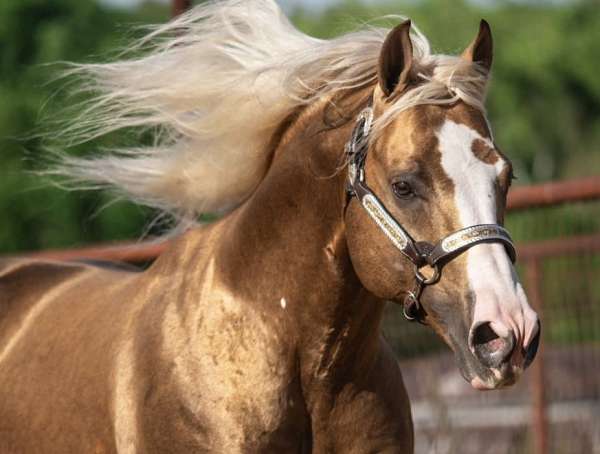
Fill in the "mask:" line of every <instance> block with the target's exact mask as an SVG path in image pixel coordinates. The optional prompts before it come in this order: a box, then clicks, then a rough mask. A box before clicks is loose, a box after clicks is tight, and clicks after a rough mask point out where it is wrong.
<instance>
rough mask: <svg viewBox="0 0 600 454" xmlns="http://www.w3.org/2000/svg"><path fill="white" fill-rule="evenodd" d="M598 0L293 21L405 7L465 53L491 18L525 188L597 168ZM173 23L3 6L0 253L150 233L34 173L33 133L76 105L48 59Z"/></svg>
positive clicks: (507, 123)
mask: <svg viewBox="0 0 600 454" xmlns="http://www.w3.org/2000/svg"><path fill="white" fill-rule="evenodd" d="M595 3H596V2H593V1H590V2H565V3H564V5H565V6H552V5H551V4H550V3H541V4H540V3H539V2H533V1H532V2H518V3H514V2H509V1H497V2H495V3H493V4H492V7H485V8H484V7H481V6H479V7H478V6H474V5H475V4H476V3H475V2H466V1H464V0H462V1H461V0H458V1H453V2H448V1H445V0H423V1H418V2H415V1H408V0H406V1H396V2H390V3H387V4H386V3H384V4H382V5H380V6H377V7H375V6H368V7H367V6H365V5H364V4H362V3H360V2H359V1H357V0H354V1H347V2H346V3H343V4H342V5H340V6H337V7H334V8H331V9H330V10H328V11H326V12H324V13H323V14H322V15H320V16H313V15H311V14H309V13H307V12H305V11H301V10H299V11H296V12H295V13H294V17H293V21H294V22H295V23H296V24H297V25H298V26H299V27H300V28H301V29H302V30H304V31H306V32H308V33H310V34H313V35H315V36H320V37H330V36H333V35H337V34H340V33H343V32H345V31H347V30H349V29H352V28H356V27H357V26H359V25H361V24H364V23H382V22H383V23H384V24H388V25H393V24H394V23H395V21H394V20H393V19H389V18H388V19H383V20H379V21H375V20H374V19H375V18H377V17H381V16H383V15H386V14H398V13H401V14H404V15H406V16H409V17H411V18H412V19H413V20H414V21H415V22H416V23H417V24H418V25H419V26H420V27H421V29H422V30H423V31H424V32H425V34H426V35H427V36H428V37H429V38H430V39H431V42H432V43H433V46H434V49H436V50H437V51H442V52H451V53H457V52H460V51H461V50H462V49H463V48H464V47H465V46H466V45H467V44H468V42H469V41H470V40H471V39H472V38H473V36H474V35H475V33H476V30H477V24H478V21H479V19H480V18H481V17H485V18H486V19H487V20H488V21H489V22H490V23H491V25H492V29H493V32H494V37H495V44H496V46H495V48H496V54H495V63H494V76H493V79H494V80H493V83H492V85H491V91H490V96H489V113H490V117H491V120H492V124H493V126H494V129H495V133H496V140H497V142H498V144H499V146H500V147H501V148H502V149H503V150H504V151H505V152H506V153H507V154H508V155H509V156H510V157H511V158H512V159H513V161H514V162H515V165H516V167H517V175H518V177H519V181H518V182H519V183H525V182H529V181H542V180H547V179H556V178H565V177H572V176H576V175H582V174H594V173H598V172H599V170H600V153H599V152H598V151H599V150H598V148H599V144H600V115H598V114H599V113H600V77H598V76H597V43H598V42H600V14H599V13H598V8H597V4H595ZM167 18H168V8H167V7H163V6H157V5H156V4H151V3H148V4H144V5H143V6H142V7H141V8H140V9H139V10H136V11H132V12H116V11H110V10H106V9H103V8H101V7H100V6H99V5H98V4H97V3H95V2H93V1H91V0H53V1H51V2H48V1H46V0H2V1H1V2H0V213H1V214H2V222H0V251H2V252H13V251H19V250H31V249H41V248H50V247H70V246H75V245H78V244H82V243H87V242H99V241H108V240H113V239H121V238H136V237H137V236H138V235H139V234H140V233H141V232H142V230H143V226H144V224H145V223H146V222H147V221H148V219H149V213H148V212H147V210H143V209H140V208H137V207H132V206H131V205H130V204H127V203H125V202H119V203H116V204H112V205H109V206H108V208H106V209H103V210H100V208H101V207H103V206H105V205H106V204H107V203H108V202H109V197H108V196H106V195H102V194H93V193H68V192H65V191H62V190H60V189H57V188H54V187H49V186H48V185H47V183H46V182H44V181H42V180H41V178H40V177H37V176H35V175H34V174H33V173H31V172H30V171H31V170H35V169H39V168H40V167H41V166H43V163H44V161H45V160H46V159H47V157H48V153H47V151H46V150H45V149H44V146H43V145H44V144H43V143H41V141H40V140H39V139H37V138H35V136H34V135H32V131H35V130H36V128H37V127H38V126H39V124H40V118H43V117H46V118H53V116H54V115H56V112H57V111H58V110H59V109H60V107H62V106H65V105H68V104H69V103H70V102H72V100H69V99H66V98H65V92H64V91H61V90H59V88H60V86H61V83H60V82H58V83H49V81H51V80H52V79H54V78H55V77H56V74H57V71H58V69H59V68H57V66H55V65H48V63H53V62H57V61H105V60H107V59H109V58H111V56H113V55H114V54H115V52H116V51H117V50H118V49H119V48H122V47H123V46H124V45H125V44H126V43H127V42H129V41H130V40H131V38H132V36H133V35H135V32H132V31H131V25H133V24H144V23H151V22H162V21H165V20H167ZM49 100H50V102H48V101H49ZM111 140H114V138H110V137H109V138H107V139H105V141H104V142H102V143H103V144H106V143H110V141H111ZM93 148H94V144H91V145H90V146H88V147H86V148H85V149H84V148H83V147H82V148H80V149H78V150H76V152H87V151H89V150H93ZM561 216H562V217H561V219H566V220H567V221H565V222H570V223H571V225H572V226H573V228H574V229H576V230H577V231H591V230H594V229H595V230H597V227H598V217H597V216H595V215H589V214H584V215H581V213H577V212H565V213H562V214H561ZM513 219H514V220H513ZM536 222H537V224H536ZM509 223H512V225H511V227H512V226H514V227H515V228H517V230H518V231H519V232H524V233H523V238H524V239H525V238H526V239H533V238H539V237H540V236H543V235H545V236H548V235H551V234H550V233H548V232H549V231H547V230H545V227H546V226H545V225H544V224H545V222H544V221H543V220H542V221H540V219H539V218H535V217H531V216H529V217H527V216H526V215H519V216H516V217H511V218H510V219H509ZM534 224H535V225H536V226H539V227H533V228H532V227H531V226H532V225H534ZM527 232H528V233H527ZM532 232H535V234H533V233H532ZM519 235H520V234H519ZM517 238H518V239H520V237H519V236H517Z"/></svg>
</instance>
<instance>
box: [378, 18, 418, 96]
mask: <svg viewBox="0 0 600 454" xmlns="http://www.w3.org/2000/svg"><path fill="white" fill-rule="evenodd" d="M412 61H413V47H412V42H411V41H410V20H407V21H405V22H402V23H401V24H400V25H397V26H396V27H395V28H394V29H393V30H392V31H391V32H389V33H388V35H387V37H386V38H385V41H384V42H383V46H382V48H381V53H380V54H379V70H378V74H377V77H378V79H379V86H380V87H381V90H382V91H383V93H384V94H385V96H390V95H391V94H392V93H393V92H394V91H396V90H397V91H402V90H404V89H405V88H406V86H407V85H408V83H409V82H410V68H411V66H412Z"/></svg>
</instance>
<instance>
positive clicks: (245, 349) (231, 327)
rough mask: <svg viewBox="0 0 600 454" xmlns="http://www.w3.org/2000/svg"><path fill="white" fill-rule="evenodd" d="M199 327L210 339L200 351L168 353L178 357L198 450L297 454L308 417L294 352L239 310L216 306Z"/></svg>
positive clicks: (188, 348) (199, 342) (200, 343)
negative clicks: (200, 447) (293, 447)
mask: <svg viewBox="0 0 600 454" xmlns="http://www.w3.org/2000/svg"><path fill="white" fill-rule="evenodd" d="M194 323H195V324H197V327H198V330H199V333H202V335H200V336H196V339H195V341H194V343H193V344H190V343H187V342H186V341H181V340H180V341H179V342H178V343H177V344H178V345H170V346H168V348H169V349H171V348H175V347H176V348H175V349H176V350H178V354H176V355H175V359H174V365H173V368H174V372H175V373H174V374H173V375H172V376H173V377H176V378H174V381H175V382H176V383H174V384H175V385H176V387H177V392H176V394H177V396H178V398H179V399H180V407H181V408H185V411H184V412H183V413H187V414H188V415H191V416H192V418H191V419H193V420H194V421H196V424H195V426H196V427H194V424H191V425H190V424H188V426H190V430H196V432H197V433H199V435H198V437H197V442H198V444H199V445H201V446H203V447H206V448H209V449H211V450H215V452H216V451H218V452H231V453H235V452H266V451H270V452H272V451H281V452H294V450H293V449H292V446H298V445H300V439H301V438H302V437H303V430H302V427H305V426H307V418H306V416H305V407H304V403H303V401H302V397H301V392H300V386H299V383H298V380H297V379H296V377H297V375H298V374H297V373H296V372H297V371H296V370H295V366H296V364H295V355H294V350H293V347H292V346H291V345H290V344H289V343H288V342H287V340H286V339H285V338H284V337H282V335H281V333H280V330H278V329H277V326H273V324H272V323H269V322H268V321H266V320H264V319H263V318H262V316H261V315H260V313H257V312H251V311H246V310H243V308H242V306H240V305H237V304H231V303H225V304H213V305H211V307H210V308H209V309H208V310H207V311H206V312H205V313H203V314H202V316H201V317H199V318H198V319H197V320H196V321H195V322H194ZM179 417H182V416H181V415H179ZM188 419H190V418H188ZM181 424H183V425H185V424H186V421H185V417H182V422H181Z"/></svg>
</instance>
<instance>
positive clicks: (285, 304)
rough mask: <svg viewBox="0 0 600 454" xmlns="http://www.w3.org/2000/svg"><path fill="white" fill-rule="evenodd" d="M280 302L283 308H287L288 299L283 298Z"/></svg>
mask: <svg viewBox="0 0 600 454" xmlns="http://www.w3.org/2000/svg"><path fill="white" fill-rule="evenodd" d="M279 304H281V308H282V309H285V307H286V306H287V301H286V300H285V298H281V300H280V301H279Z"/></svg>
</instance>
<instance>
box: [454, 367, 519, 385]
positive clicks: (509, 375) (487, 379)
mask: <svg viewBox="0 0 600 454" xmlns="http://www.w3.org/2000/svg"><path fill="white" fill-rule="evenodd" d="M480 367H482V366H480ZM484 370H485V372H483V373H477V374H472V373H471V374H465V373H463V376H464V377H465V380H466V381H467V382H469V383H470V384H471V386H472V387H473V388H474V389H476V390H478V391H491V390H494V389H502V388H507V387H509V386H512V385H514V384H515V383H516V382H517V381H518V380H519V377H520V376H521V374H522V373H523V368H521V367H518V366H514V365H509V364H506V365H504V366H503V367H501V368H500V369H495V368H494V369H487V368H485V369H484Z"/></svg>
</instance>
